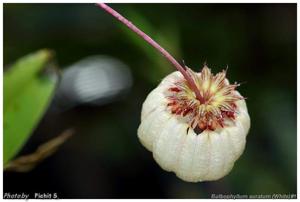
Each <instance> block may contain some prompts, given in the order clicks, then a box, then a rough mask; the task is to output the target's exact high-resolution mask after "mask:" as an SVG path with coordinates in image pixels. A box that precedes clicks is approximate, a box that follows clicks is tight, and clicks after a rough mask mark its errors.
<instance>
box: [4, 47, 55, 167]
mask: <svg viewBox="0 0 300 202" xmlns="http://www.w3.org/2000/svg"><path fill="white" fill-rule="evenodd" d="M51 57H52V53H51V52H50V51H48V50H41V51H39V52H36V53H34V54H30V55H28V56H25V57H23V58H21V59H19V60H18V61H17V62H16V63H15V64H13V65H12V66H11V67H10V68H9V69H8V70H7V71H6V72H5V73H4V79H3V80H4V117H3V118H4V124H3V125H4V134H3V138H4V141H3V145H4V152H3V154H4V156H3V161H4V165H5V164H6V163H8V161H9V160H10V159H11V158H13V157H14V155H15V154H16V153H17V152H18V151H19V150H20V149H21V147H22V146H23V145H24V143H25V142H26V140H27V139H28V138H29V136H30V134H31V132H32V130H33V129H34V127H36V125H37V123H38V121H39V120H40V118H41V117H42V115H43V112H44V111H45V110H46V107H47V105H48V103H49V102H50V98H51V95H52V94H53V91H54V88H55V85H56V79H55V78H51V77H49V76H47V75H45V74H44V75H43V73H42V70H43V69H44V68H45V67H46V66H47V65H49V63H50V60H51Z"/></svg>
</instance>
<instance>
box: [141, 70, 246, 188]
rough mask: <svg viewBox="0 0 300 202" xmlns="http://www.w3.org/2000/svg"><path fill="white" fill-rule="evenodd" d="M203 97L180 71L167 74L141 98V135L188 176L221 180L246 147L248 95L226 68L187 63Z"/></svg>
mask: <svg viewBox="0 0 300 202" xmlns="http://www.w3.org/2000/svg"><path fill="white" fill-rule="evenodd" d="M187 72H188V74H189V75H190V76H191V77H192V78H193V80H194V82H195V84H196V86H197V88H198V89H199V92H200V94H201V96H202V99H200V100H199V99H197V97H196V95H195V93H194V92H193V91H192V90H191V89H190V87H189V85H188V83H187V82H186V80H185V79H184V77H183V76H182V74H181V73H179V72H178V71H176V72H173V73H171V74H169V75H168V76H166V77H165V78H164V79H163V80H162V82H161V83H160V84H159V85H158V87H157V88H155V89H154V90H153V91H152V92H151V93H150V94H149V95H148V97H147V98H146V100H145V102H144V103H143V107H142V113H141V124H140V126H139V128H138V137H139V139H140V141H141V143H142V144H143V145H144V146H145V147H146V148H147V149H148V150H149V151H151V152H153V157H154V159H155V160H156V162H157V163H158V164H159V165H160V166H161V167H162V168H163V169H164V170H166V171H172V172H174V173H175V174H176V175H177V176H178V177H179V178H181V179H182V180H184V181H188V182H200V181H211V180H218V179H220V178H222V177H224V176H225V175H226V174H228V173H229V172H230V171H231V169H232V167H233V165H234V162H235V161H236V160H237V159H238V158H239V157H240V155H241V154H242V153H243V150H244V148H245V144H246V136H247V133H248V131H249V128H250V117H249V115H248V111H247V106H246V102H245V100H244V98H243V97H242V96H241V95H240V94H239V93H238V91H236V89H235V88H236V87H237V86H238V85H237V84H229V81H228V80H227V79H226V71H223V72H220V73H218V74H216V75H213V74H212V73H211V71H210V69H209V68H208V67H207V66H204V68H203V69H202V71H201V72H200V73H196V72H193V71H192V70H191V69H187Z"/></svg>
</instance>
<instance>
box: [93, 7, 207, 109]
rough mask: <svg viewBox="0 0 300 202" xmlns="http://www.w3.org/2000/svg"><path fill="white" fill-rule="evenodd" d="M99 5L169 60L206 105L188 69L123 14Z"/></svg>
mask: <svg viewBox="0 0 300 202" xmlns="http://www.w3.org/2000/svg"><path fill="white" fill-rule="evenodd" d="M97 5H98V6H99V7H100V8H102V9H104V10H105V11H106V12H108V13H109V14H111V15H112V16H114V17H115V18H117V19H118V20H119V21H120V22H122V23H123V24H125V25H126V26H127V27H128V28H129V29H131V30H132V31H134V32H135V33H136V34H138V35H139V36H140V37H142V38H143V39H144V40H145V41H147V42H148V43H149V44H150V45H151V46H153V47H154V48H155V49H157V50H158V51H159V52H160V53H161V54H162V55H163V56H164V57H165V58H166V59H167V60H169V61H170V62H171V64H172V65H173V66H174V67H175V68H176V69H177V70H178V71H179V72H181V74H182V75H183V77H184V78H185V79H186V81H187V82H188V84H189V87H190V88H191V89H192V90H193V91H194V93H195V95H196V98H197V99H198V100H199V101H200V103H204V98H203V96H202V95H201V94H200V91H199V89H198V87H197V85H196V84H195V82H194V80H193V79H192V77H191V76H190V75H189V74H188V73H187V71H186V68H185V67H182V66H181V65H180V64H179V63H178V62H177V61H176V60H175V59H174V57H173V56H172V55H170V53H168V52H167V51H166V50H165V49H164V48H163V47H161V46H160V45H159V44H158V43H156V42H155V41H154V40H153V39H152V38H151V37H149V36H148V35H147V34H145V33H144V32H143V31H141V30H140V29H139V28H137V27H136V26H135V25H134V24H132V23H131V22H130V21H129V20H127V19H126V18H124V17H123V16H122V15H121V14H119V13H118V12H117V11H115V10H114V9H112V8H111V7H109V6H107V5H106V4H104V3H97Z"/></svg>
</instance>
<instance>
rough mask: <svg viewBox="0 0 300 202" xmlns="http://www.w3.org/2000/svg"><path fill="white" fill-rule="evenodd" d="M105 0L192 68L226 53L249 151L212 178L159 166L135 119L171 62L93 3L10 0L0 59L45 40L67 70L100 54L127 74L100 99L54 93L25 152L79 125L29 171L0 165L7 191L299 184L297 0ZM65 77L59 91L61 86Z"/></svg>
mask: <svg viewBox="0 0 300 202" xmlns="http://www.w3.org/2000/svg"><path fill="white" fill-rule="evenodd" d="M110 5H111V6H112V8H114V9H116V10H117V11H119V12H120V13H121V14H123V15H124V16H126V17H128V18H129V20H131V21H132V22H134V23H135V24H136V25H137V26H138V27H140V28H141V29H142V30H144V31H145V32H146V33H148V34H149V35H150V36H152V37H153V38H154V39H155V40H157V41H158V42H159V43H160V44H161V45H162V46H163V47H164V48H166V49H167V50H168V51H170V53H171V54H172V55H173V56H174V57H175V58H177V59H178V60H179V61H182V60H183V59H184V61H185V64H186V65H187V66H189V67H190V68H192V69H194V70H196V71H199V70H200V69H201V67H202V66H203V63H204V62H206V63H207V64H208V66H209V67H210V68H211V69H212V71H213V72H214V73H217V72H218V71H220V70H222V69H224V68H226V66H227V65H228V67H229V69H228V78H229V80H230V81H231V82H234V81H237V82H242V83H243V85H241V86H240V87H239V88H238V90H239V91H240V92H241V94H242V95H244V96H245V97H247V104H248V111H249V114H250V117H251V129H250V133H249V135H248V137H247V145H246V149H245V151H244V154H243V155H242V156H241V157H240V159H239V160H238V161H237V162H236V164H235V166H234V168H233V170H232V171H231V172H230V173H229V175H227V176H226V177H224V178H222V179H220V180H218V181H214V182H203V183H187V182H184V181H182V180H180V179H178V178H177V177H176V176H175V175H174V174H173V173H168V172H166V171H164V170H162V169H161V168H160V167H159V166H158V165H157V164H156V163H155V161H154V160H153V158H152V154H151V153H150V152H148V151H147V150H146V149H145V148H144V147H143V146H142V145H141V144H140V143H139V140H138V138H137V128H138V126H139V123H140V113H141V107H142V103H143V101H144V100H145V98H146V96H147V94H148V93H150V91H151V90H152V89H153V88H155V87H156V86H157V85H158V84H159V82H160V81H161V79H163V77H165V76H166V75H167V74H168V73H170V72H172V71H174V69H173V67H172V66H170V64H168V62H166V60H165V59H164V58H163V57H162V56H161V55H160V54H159V53H157V51H155V50H154V49H153V48H152V47H150V46H149V45H148V44H146V42H144V41H143V40H141V39H140V38H138V37H137V36H136V35H134V34H133V33H131V32H130V31H129V30H128V29H127V28H125V26H124V25H122V24H120V23H119V22H117V21H116V20H115V19H114V18H113V17H112V16H109V15H108V14H107V13H106V12H104V11H103V10H101V9H99V8H98V7H97V6H95V5H93V4H4V9H3V12H4V53H3V54H4V65H5V67H4V71H5V70H6V68H7V67H8V66H9V64H11V63H13V62H14V61H15V60H16V59H18V58H20V57H21V56H24V55H26V54H28V53H31V52H34V51H36V50H39V49H42V48H49V49H52V50H53V51H54V52H55V58H56V63H57V65H58V66H59V68H60V71H61V75H62V81H63V80H64V79H65V77H67V76H65V77H64V75H67V72H69V71H67V70H68V69H71V68H72V67H74V64H78V63H77V62H78V61H80V60H81V59H83V58H86V57H90V56H95V55H100V56H101V57H104V56H105V57H106V58H107V57H109V58H111V59H113V60H116V61H118V64H119V66H122V68H123V70H124V71H126V73H124V72H123V73H122V72H121V74H120V72H119V73H118V76H120V75H125V76H126V79H123V80H122V78H123V77H122V76H120V79H121V80H122V81H123V82H125V83H122V82H120V79H117V80H116V79H115V82H117V83H122V86H125V87H124V91H122V93H115V94H114V96H113V99H105V101H103V99H102V100H101V99H100V100H101V101H99V99H98V98H97V97H96V98H95V97H93V96H94V95H93V96H92V98H91V97H89V98H91V99H94V98H95V100H96V101H95V102H90V100H89V99H87V100H84V101H82V99H81V100H80V99H79V101H78V100H77V101H76V104H74V102H73V103H71V101H70V99H69V100H68V99H67V98H61V96H59V95H56V96H55V98H54V99H53V101H52V104H51V106H50V107H49V109H48V110H47V112H46V114H45V115H44V116H43V119H42V120H41V121H40V122H39V125H38V127H37V128H36V129H35V130H34V132H33V134H32V136H31V138H30V139H29V141H28V142H27V143H26V145H25V147H23V149H22V150H21V152H20V153H19V154H18V156H19V155H22V154H28V153H31V152H33V151H34V150H35V149H36V148H37V147H38V146H39V145H40V144H42V143H44V142H46V141H47V140H49V139H51V138H53V137H55V136H57V135H59V134H60V133H62V131H64V130H65V129H68V128H74V129H75V134H74V135H73V136H72V137H71V138H70V139H69V140H67V141H66V142H65V143H64V144H63V145H62V146H61V147H60V148H59V150H58V151H57V152H56V153H55V154H53V155H52V156H50V157H49V158H47V159H46V160H44V161H43V162H41V163H40V164H39V165H38V166H37V167H36V168H35V169H33V170H32V171H30V172H27V173H17V172H4V193H5V192H12V193H16V192H25V193H35V192H41V193H57V194H58V197H59V198H210V196H211V194H273V193H277V194H289V193H296V190H297V181H296V177H297V176H296V175H297V169H296V146H297V145H296V142H297V141H296V131H297V128H296V72H297V68H296V65H297V61H296V15H297V10H296V4H110ZM100 56H99V57H100ZM114 64H115V63H114ZM116 66H118V65H116ZM119 66H118V67H119ZM122 68H121V69H122ZM116 71H117V70H116ZM92 72H93V71H92ZM117 72H118V71H117ZM73 73H74V71H73ZM74 74H75V73H74ZM99 74H100V75H101V71H100V73H99ZM68 75H69V77H70V75H71V73H69V74H68ZM92 75H93V74H92ZM95 75H96V74H95ZM71 78H72V76H71ZM97 78H98V77H97ZM113 78H119V77H113ZM124 78H125V77H124ZM65 80H66V81H67V83H70V82H71V81H70V79H69V80H67V79H65ZM71 80H72V79H71ZM85 80H88V81H90V80H89V76H87V77H86V79H85ZM99 80H101V79H99ZM91 81H93V80H92V79H91ZM62 84H63V82H61V85H60V86H59V87H58V91H59V92H65V91H63V90H59V89H60V88H63V87H61V86H62ZM123 84H124V85H123ZM80 85H83V86H84V85H85V84H80ZM89 85H90V86H94V87H97V83H93V82H91V83H89ZM65 88H66V89H67V92H69V91H70V92H71V91H72V90H74V89H73V88H72V87H65ZM68 89H69V91H68ZM88 89H90V88H88ZM77 90H78V89H77ZM59 92H58V93H57V94H59ZM72 92H73V91H72ZM97 92H98V91H97ZM118 92H119V91H118ZM87 96H88V95H87ZM69 97H71V98H72V96H70V95H69ZM73 98H74V97H73ZM73 98H72V99H73ZM74 99H75V98H74ZM57 100H58V101H57ZM68 102H70V104H69V105H68V106H67V107H64V106H63V107H61V105H60V104H59V103H68ZM57 103H58V104H57ZM57 106H59V107H57ZM28 107H34V106H28ZM57 108H59V109H57Z"/></svg>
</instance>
